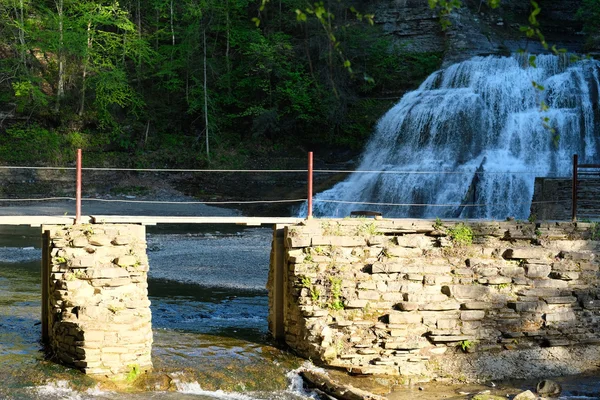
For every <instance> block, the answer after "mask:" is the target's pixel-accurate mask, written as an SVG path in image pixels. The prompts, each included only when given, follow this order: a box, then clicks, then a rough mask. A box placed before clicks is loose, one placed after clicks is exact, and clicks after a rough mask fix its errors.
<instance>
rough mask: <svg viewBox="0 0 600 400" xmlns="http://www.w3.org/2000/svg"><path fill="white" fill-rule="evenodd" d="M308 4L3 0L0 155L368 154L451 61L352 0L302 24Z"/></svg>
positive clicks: (149, 159)
mask: <svg viewBox="0 0 600 400" xmlns="http://www.w3.org/2000/svg"><path fill="white" fill-rule="evenodd" d="M358 3H360V2H358ZM358 3H357V5H356V7H357V8H359V4H358ZM303 4H304V2H303V1H300V0H280V1H279V2H278V3H277V4H271V5H270V6H269V7H267V8H264V9H263V10H262V11H261V4H260V2H257V1H252V0H226V1H216V0H186V1H173V0H148V1H141V0H123V1H120V2H116V1H114V0H82V1H74V0H42V1H31V0H0V16H1V18H0V33H1V34H0V119H2V124H1V125H0V160H1V161H2V163H23V162H29V163H36V162H37V163H40V162H41V163H55V164H62V163H64V162H65V161H67V160H71V159H73V157H72V153H73V149H75V148H77V147H82V148H84V149H85V150H86V151H87V152H88V153H89V154H90V156H89V157H88V158H87V160H88V161H90V157H91V162H90V164H91V163H92V162H93V163H94V164H98V163H105V162H108V163H115V162H116V163H120V164H135V165H139V166H150V165H157V166H163V165H172V166H177V165H180V166H181V165H195V166H199V165H205V164H208V163H209V162H212V164H213V165H214V164H217V165H218V164H220V163H227V164H230V163H231V161H232V159H234V158H236V159H237V158H239V157H242V158H243V157H244V156H245V155H247V154H249V153H251V152H253V151H257V149H258V151H261V150H265V149H272V148H278V147H279V148H281V147H283V146H286V145H300V146H303V147H310V146H315V145H318V146H336V147H346V148H353V149H359V148H360V147H361V146H362V144H363V142H364V140H365V139H366V138H367V137H368V135H369V134H370V132H371V130H372V127H373V124H374V122H375V121H376V119H377V118H378V117H379V116H381V114H382V113H383V112H384V111H385V110H386V109H387V108H389V106H390V105H391V103H392V102H393V101H395V100H396V99H397V98H399V96H400V95H401V93H402V92H403V91H404V90H406V89H407V88H411V87H414V85H415V84H416V83H418V82H419V80H420V79H422V78H423V77H425V76H427V74H429V73H430V72H432V71H433V70H435V69H436V68H437V67H438V66H439V64H440V62H441V54H433V53H422V54H414V53H407V52H404V51H403V50H402V49H399V48H394V47H393V44H392V41H391V40H390V39H389V38H387V37H386V36H384V35H383V34H382V32H381V30H380V29H379V28H377V27H373V26H371V25H370V24H368V23H365V18H363V17H364V15H365V14H360V13H358V11H355V10H354V9H353V8H351V6H352V4H349V2H346V3H345V4H341V3H340V2H335V1H332V2H329V3H327V10H328V13H329V14H327V20H324V19H323V18H321V19H317V18H304V19H305V21H303V20H302V18H298V16H297V14H296V12H295V10H297V9H304V8H303V7H302V5H303ZM351 10H352V11H351ZM299 19H300V20H299ZM257 22H260V23H257ZM324 22H326V24H325V25H326V26H324ZM332 38H335V39H334V40H332ZM342 53H343V55H344V60H345V61H344V62H340V60H339V54H342ZM346 61H347V62H346ZM349 64H351V66H352V67H351V69H352V71H351V72H349V68H348V65H349Z"/></svg>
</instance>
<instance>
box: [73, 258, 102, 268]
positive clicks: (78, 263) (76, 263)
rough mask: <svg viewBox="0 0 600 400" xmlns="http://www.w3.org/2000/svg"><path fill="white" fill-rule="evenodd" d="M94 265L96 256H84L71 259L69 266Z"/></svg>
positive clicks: (83, 266) (82, 266)
mask: <svg viewBox="0 0 600 400" xmlns="http://www.w3.org/2000/svg"><path fill="white" fill-rule="evenodd" d="M95 266H96V257H94V256H84V257H79V258H75V259H73V260H71V268H92V267H95Z"/></svg>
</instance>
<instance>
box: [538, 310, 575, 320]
mask: <svg viewBox="0 0 600 400" xmlns="http://www.w3.org/2000/svg"><path fill="white" fill-rule="evenodd" d="M544 319H545V320H546V322H547V323H561V322H571V321H575V320H576V319H577V317H576V315H575V313H574V312H573V311H563V312H557V313H547V314H545V316H544Z"/></svg>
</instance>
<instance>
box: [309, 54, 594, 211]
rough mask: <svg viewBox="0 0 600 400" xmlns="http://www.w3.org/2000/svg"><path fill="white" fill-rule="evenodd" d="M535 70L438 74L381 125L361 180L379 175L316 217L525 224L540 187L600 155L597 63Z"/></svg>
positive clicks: (332, 195)
mask: <svg viewBox="0 0 600 400" xmlns="http://www.w3.org/2000/svg"><path fill="white" fill-rule="evenodd" d="M535 65H536V66H531V65H529V61H528V58H527V57H526V56H521V55H515V56H513V57H496V56H489V57H476V58H473V59H471V60H468V61H464V62H462V63H459V64H455V65H452V66H450V67H448V68H446V69H443V70H440V71H437V72H435V73H433V74H432V75H431V76H429V77H428V78H427V80H426V81H425V82H424V83H423V84H422V85H421V86H420V87H419V88H418V89H417V90H415V91H413V92H410V93H407V94H406V95H405V96H404V97H403V98H402V99H401V100H400V101H399V102H398V103H397V104H396V105H395V106H394V107H393V108H392V109H390V110H389V111H388V112H387V113H386V114H385V115H384V116H383V117H382V118H381V120H380V121H379V123H378V124H377V127H376V130H375V133H374V135H373V137H372V138H371V139H370V141H369V143H368V145H367V147H366V149H365V151H364V153H363V156H362V161H361V163H360V166H359V167H358V168H357V170H359V171H383V172H382V173H374V172H355V173H353V174H351V175H350V176H349V177H348V178H347V179H346V180H345V181H343V182H340V183H339V184H337V185H335V186H334V187H333V188H331V189H329V190H327V191H325V192H322V193H320V194H319V195H317V196H316V198H315V206H314V211H315V214H316V215H319V216H331V217H344V216H347V215H349V213H350V212H351V211H353V210H364V209H368V210H378V211H381V212H383V213H384V215H385V216H389V217H428V218H431V217H463V218H464V217H476V218H494V219H504V218H506V217H509V216H512V217H516V218H527V217H528V215H529V208H530V205H531V199H532V196H533V186H534V179H535V177H537V176H543V177H552V176H561V177H565V176H567V177H568V176H570V174H571V170H572V156H573V154H578V155H579V160H580V163H585V162H587V163H590V162H594V161H595V162H596V163H597V162H598V160H597V156H598V153H599V151H600V148H599V146H600V140H599V138H600V137H599V133H600V132H599V130H600V120H599V118H600V108H599V104H598V93H599V91H600V78H599V67H600V63H599V62H598V61H594V60H583V61H579V62H570V61H569V59H568V57H567V56H561V57H558V56H554V55H539V56H537V58H536V59H535ZM534 83H535V85H538V87H537V88H536V87H535V86H534ZM541 88H543V89H544V90H540V89H541ZM355 202H358V203H362V204H353V203H355ZM302 215H304V214H302Z"/></svg>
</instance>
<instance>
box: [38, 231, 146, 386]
mask: <svg viewBox="0 0 600 400" xmlns="http://www.w3.org/2000/svg"><path fill="white" fill-rule="evenodd" d="M43 230H44V231H48V233H47V234H48V235H49V247H50V248H49V253H48V254H49V255H48V263H49V265H47V266H46V268H49V282H48V298H47V299H45V300H44V303H45V304H43V307H47V318H48V321H47V323H48V336H49V337H48V340H49V343H48V347H49V350H50V351H51V352H52V354H53V355H54V356H55V357H56V358H57V359H59V360H60V361H61V362H63V363H65V364H66V365H69V366H72V367H76V368H78V369H81V370H82V371H84V372H86V373H88V374H105V375H110V376H113V375H116V374H121V373H128V372H131V371H132V370H144V369H149V368H151V367H152V362H151V358H150V352H151V346H152V327H151V314H150V301H149V300H148V292H147V287H148V284H147V271H148V258H147V256H146V239H145V228H144V227H143V226H138V225H75V226H44V227H43Z"/></svg>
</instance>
